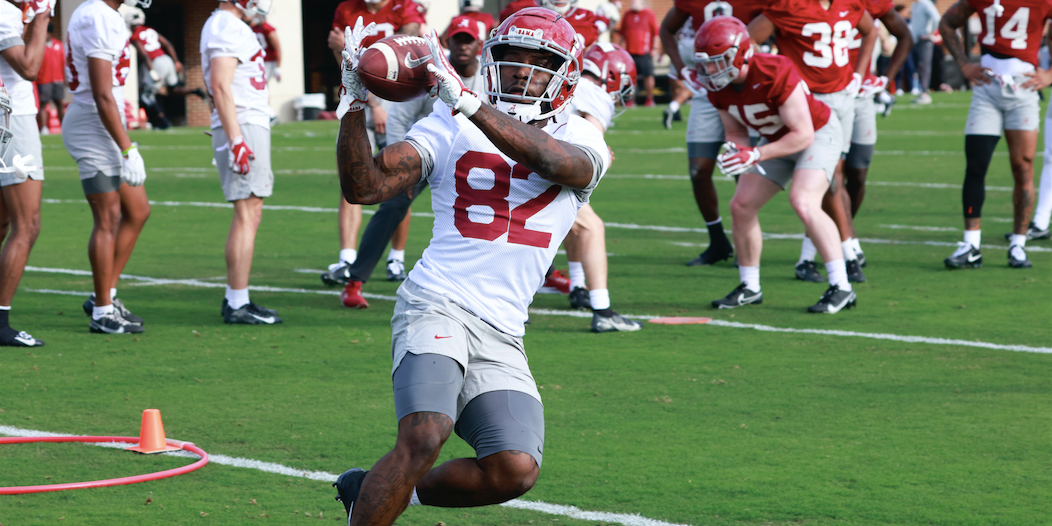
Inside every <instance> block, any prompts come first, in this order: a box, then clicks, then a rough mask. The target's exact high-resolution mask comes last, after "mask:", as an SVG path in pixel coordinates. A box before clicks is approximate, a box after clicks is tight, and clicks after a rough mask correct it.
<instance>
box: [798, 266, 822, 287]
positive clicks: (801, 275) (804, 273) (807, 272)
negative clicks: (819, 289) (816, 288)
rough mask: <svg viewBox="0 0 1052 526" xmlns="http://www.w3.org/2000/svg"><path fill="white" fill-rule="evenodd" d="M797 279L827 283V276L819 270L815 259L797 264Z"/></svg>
mask: <svg viewBox="0 0 1052 526" xmlns="http://www.w3.org/2000/svg"><path fill="white" fill-rule="evenodd" d="M796 279H798V280H800V281H807V282H809V283H825V282H826V278H823V277H822V273H821V272H819V271H818V265H816V264H815V262H814V261H811V260H807V261H804V262H802V263H800V264H799V265H797V266H796Z"/></svg>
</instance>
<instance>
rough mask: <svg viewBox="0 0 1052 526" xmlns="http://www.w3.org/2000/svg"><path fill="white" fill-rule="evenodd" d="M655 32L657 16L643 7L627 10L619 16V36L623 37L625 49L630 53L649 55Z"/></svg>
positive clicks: (656, 31)
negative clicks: (638, 9)
mask: <svg viewBox="0 0 1052 526" xmlns="http://www.w3.org/2000/svg"><path fill="white" fill-rule="evenodd" d="M657 34H658V23H657V18H655V17H654V12H653V11H651V10H649V9H647V8H645V7H644V8H643V10H642V11H629V12H627V13H625V16H624V17H623V18H621V36H623V37H625V50H627V51H628V54H630V55H649V54H650V51H651V49H652V48H653V46H654V37H655V36H657Z"/></svg>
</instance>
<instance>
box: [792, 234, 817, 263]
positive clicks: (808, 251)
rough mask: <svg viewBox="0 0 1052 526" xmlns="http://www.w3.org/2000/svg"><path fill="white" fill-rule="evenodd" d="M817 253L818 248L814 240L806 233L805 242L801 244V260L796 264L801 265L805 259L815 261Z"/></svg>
mask: <svg viewBox="0 0 1052 526" xmlns="http://www.w3.org/2000/svg"><path fill="white" fill-rule="evenodd" d="M817 254H818V249H817V248H815V244H814V242H813V241H811V238H809V237H807V235H804V242H803V244H802V245H800V261H797V262H796V264H797V265H799V264H800V263H803V262H804V261H814V260H815V256H816V255H817Z"/></svg>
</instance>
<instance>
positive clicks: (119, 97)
mask: <svg viewBox="0 0 1052 526" xmlns="http://www.w3.org/2000/svg"><path fill="white" fill-rule="evenodd" d="M129 36H130V35H129V33H128V26H127V25H126V24H125V23H124V17H122V16H121V15H120V13H118V12H117V11H116V10H114V9H113V8H111V7H110V6H108V5H106V3H105V2H103V1H102V0H88V1H87V2H85V3H83V4H81V5H80V7H77V9H76V10H75V11H73V15H72V16H70V19H69V26H68V28H67V32H66V48H67V58H66V82H67V83H68V84H69V89H70V91H72V92H73V100H74V101H75V102H79V103H81V104H86V105H88V106H91V107H95V99H94V97H92V94H91V80H90V79H89V78H88V58H89V57H90V58H99V59H103V60H108V61H110V62H112V63H113V69H112V75H113V98H114V100H116V102H117V107H118V108H122V109H123V108H124V82H125V80H127V78H128V71H129V69H130V68H131V45H130V40H129Z"/></svg>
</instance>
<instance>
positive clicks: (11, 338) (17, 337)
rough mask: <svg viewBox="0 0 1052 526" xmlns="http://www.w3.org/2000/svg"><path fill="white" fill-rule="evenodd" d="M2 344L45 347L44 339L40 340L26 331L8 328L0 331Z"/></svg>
mask: <svg viewBox="0 0 1052 526" xmlns="http://www.w3.org/2000/svg"><path fill="white" fill-rule="evenodd" d="M8 331H10V332H8ZM0 346H4V347H43V346H44V340H38V339H36V338H34V337H33V335H32V334H29V333H28V332H26V331H15V330H14V329H11V328H7V329H4V331H3V332H0Z"/></svg>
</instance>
